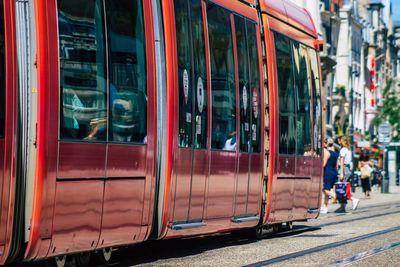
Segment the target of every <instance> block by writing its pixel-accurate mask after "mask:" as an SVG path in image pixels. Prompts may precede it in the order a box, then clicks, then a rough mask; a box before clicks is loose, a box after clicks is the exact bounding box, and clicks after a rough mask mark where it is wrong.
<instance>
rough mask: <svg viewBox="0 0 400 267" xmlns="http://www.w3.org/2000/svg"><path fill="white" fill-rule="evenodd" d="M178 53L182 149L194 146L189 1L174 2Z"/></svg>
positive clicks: (180, 139)
mask: <svg viewBox="0 0 400 267" xmlns="http://www.w3.org/2000/svg"><path fill="white" fill-rule="evenodd" d="M174 8H175V27H176V39H177V40H176V46H177V53H178V84H179V133H178V138H179V140H178V144H179V146H180V147H191V146H192V86H191V84H192V64H191V57H190V32H189V11H188V2H187V0H174Z"/></svg>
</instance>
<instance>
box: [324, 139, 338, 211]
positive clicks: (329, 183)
mask: <svg viewBox="0 0 400 267" xmlns="http://www.w3.org/2000/svg"><path fill="white" fill-rule="evenodd" d="M337 159H338V154H337V153H336V151H335V148H334V147H333V139H331V138H328V139H327V140H325V149H324V185H323V189H322V192H323V193H324V204H323V206H322V208H321V210H320V213H328V201H329V196H330V197H331V198H332V200H333V201H334V200H335V198H336V195H335V194H334V193H333V192H332V191H331V189H332V187H333V185H334V184H335V182H336V180H337V170H336V163H337Z"/></svg>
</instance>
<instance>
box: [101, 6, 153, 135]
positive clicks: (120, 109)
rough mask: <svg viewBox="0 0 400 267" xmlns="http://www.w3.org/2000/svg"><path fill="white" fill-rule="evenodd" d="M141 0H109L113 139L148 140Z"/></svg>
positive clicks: (111, 131) (111, 132)
mask: <svg viewBox="0 0 400 267" xmlns="http://www.w3.org/2000/svg"><path fill="white" fill-rule="evenodd" d="M141 2H142V1H141V0H133V1H132V0H109V1H106V3H107V8H106V10H107V26H108V27H107V28H108V34H109V38H108V39H109V55H110V57H109V58H110V84H109V86H110V114H111V116H110V136H109V140H110V141H115V142H135V143H145V142H146V136H147V83H146V51H145V44H146V40H145V33H144V22H143V8H142V3H141Z"/></svg>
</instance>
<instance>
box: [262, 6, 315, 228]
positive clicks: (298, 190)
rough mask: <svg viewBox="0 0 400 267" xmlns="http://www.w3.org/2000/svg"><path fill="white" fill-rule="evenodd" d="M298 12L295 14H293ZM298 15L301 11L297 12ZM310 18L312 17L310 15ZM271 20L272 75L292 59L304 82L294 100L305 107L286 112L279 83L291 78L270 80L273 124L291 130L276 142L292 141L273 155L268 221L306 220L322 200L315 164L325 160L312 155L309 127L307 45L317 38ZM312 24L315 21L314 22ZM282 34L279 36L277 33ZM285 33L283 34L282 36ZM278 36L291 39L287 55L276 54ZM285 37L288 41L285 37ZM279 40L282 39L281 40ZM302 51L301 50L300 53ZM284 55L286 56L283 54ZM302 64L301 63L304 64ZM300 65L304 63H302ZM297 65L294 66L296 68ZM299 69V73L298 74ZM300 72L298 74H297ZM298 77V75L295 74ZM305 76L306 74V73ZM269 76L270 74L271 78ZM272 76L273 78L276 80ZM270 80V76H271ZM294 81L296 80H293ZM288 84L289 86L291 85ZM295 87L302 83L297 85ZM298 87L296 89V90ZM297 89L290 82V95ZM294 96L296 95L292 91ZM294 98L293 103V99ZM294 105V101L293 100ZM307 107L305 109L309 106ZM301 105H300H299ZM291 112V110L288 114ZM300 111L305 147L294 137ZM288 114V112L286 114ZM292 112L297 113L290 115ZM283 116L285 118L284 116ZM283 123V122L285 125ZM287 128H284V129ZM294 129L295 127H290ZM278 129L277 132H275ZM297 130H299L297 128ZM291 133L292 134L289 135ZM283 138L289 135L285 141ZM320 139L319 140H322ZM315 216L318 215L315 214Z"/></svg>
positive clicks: (269, 19) (311, 45)
mask: <svg viewBox="0 0 400 267" xmlns="http://www.w3.org/2000/svg"><path fill="white" fill-rule="evenodd" d="M303 13H304V14H305V15H307V16H308V14H307V13H306V12H301V14H303ZM295 15H296V14H295V13H294V16H295ZM297 15H299V14H297ZM308 18H309V17H308ZM267 20H268V23H269V25H270V29H271V30H272V33H271V34H270V40H269V41H272V42H271V43H273V44H272V45H271V46H272V47H271V49H272V51H271V53H272V54H273V56H272V57H273V59H272V62H276V63H274V65H275V66H274V67H273V73H272V75H271V76H274V78H275V77H276V76H277V75H278V73H282V70H280V71H279V70H278V69H277V67H276V64H277V63H278V62H283V61H285V60H286V59H285V57H286V56H287V57H288V58H289V59H290V62H289V64H288V65H287V66H288V70H287V72H290V73H291V72H293V73H291V74H290V75H291V76H293V79H292V80H301V81H302V86H303V87H302V88H304V89H301V90H303V91H302V97H303V98H299V96H296V98H294V97H293V101H295V102H296V103H297V102H299V103H300V106H302V107H303V110H299V111H296V112H295V111H294V110H289V111H285V110H282V105H286V104H287V103H285V101H282V100H281V101H279V100H280V99H279V98H280V91H279V86H280V83H282V82H284V81H285V80H288V78H285V79H282V78H279V77H278V79H277V82H275V81H274V80H273V81H270V84H271V83H272V88H270V90H274V89H273V88H277V91H276V93H274V95H275V103H276V104H275V106H276V107H277V109H276V110H277V111H278V110H279V111H278V113H276V114H279V116H280V118H279V119H278V121H276V122H275V124H274V126H275V127H276V129H278V131H279V129H286V130H287V131H289V132H290V131H291V132H292V134H290V133H289V132H287V133H286V135H282V134H281V133H279V132H277V136H278V138H275V139H274V142H275V144H277V145H278V147H279V146H280V145H282V144H287V145H288V144H289V143H288V142H289V140H292V142H291V144H290V146H288V147H287V149H289V150H290V151H289V150H285V151H282V148H279V149H278V151H277V153H275V154H274V155H275V156H276V158H277V164H276V165H275V164H273V165H271V166H272V168H274V169H275V168H276V169H275V170H274V173H275V174H274V176H273V179H272V181H271V187H272V188H271V191H270V192H271V210H270V216H269V219H268V220H269V222H270V223H278V222H284V221H288V220H289V221H290V220H296V219H297V220H301V219H306V218H309V217H310V214H309V212H310V211H313V210H315V207H314V205H315V204H313V205H311V203H314V202H318V201H319V199H320V194H319V189H317V188H316V186H314V185H315V183H317V184H318V186H317V187H319V181H320V180H321V171H320V170H319V171H317V170H316V168H315V167H314V166H317V168H318V166H321V164H322V161H321V158H320V157H317V158H316V157H315V154H313V150H312V149H311V146H312V144H313V143H314V142H315V140H311V139H312V138H311V136H313V133H312V132H309V131H311V130H310V128H312V127H311V126H312V125H311V124H312V121H313V119H312V117H313V116H312V114H310V110H311V104H312V101H310V99H312V98H311V94H312V93H311V84H310V82H309V79H310V77H309V73H310V70H309V69H307V64H306V63H305V62H307V61H308V60H309V58H308V54H307V53H308V51H307V49H309V48H307V46H308V47H311V48H314V40H315V38H314V37H312V36H310V35H307V34H305V33H304V32H300V31H299V30H297V29H295V28H293V27H292V26H291V25H289V24H285V23H282V22H281V21H278V20H277V19H276V18H274V17H271V16H267ZM311 25H312V26H313V24H312V23H311ZM277 35H279V36H277ZM281 36H282V37H281ZM276 38H286V39H287V41H284V42H283V43H284V44H285V45H286V43H288V42H289V41H288V40H292V41H290V45H287V48H286V49H287V50H286V52H284V50H282V51H283V52H282V53H286V56H284V55H281V56H277V55H276V54H275V51H276V49H277V47H276V42H277V40H276ZM286 39H285V40H286ZM278 42H279V40H278ZM278 46H279V47H282V46H281V45H280V44H279V45H278ZM299 51H301V52H299ZM282 56H283V57H282ZM301 64H302V65H301ZM300 65H301V66H300ZM293 68H294V69H293ZM300 69H301V71H304V70H305V72H306V73H308V76H307V77H301V75H300V74H299V73H301V72H300V71H299V70H300ZM295 72H296V73H295ZM296 75H297V76H296ZM299 75H300V76H299ZM295 76H296V77H295ZM303 76H304V75H303ZM269 78H270V77H269ZM274 78H273V79H274ZM270 79H271V78H270ZM291 82H293V81H291ZM288 86H289V85H288ZM295 86H300V85H297V82H296V85H295ZM296 88H297V89H296ZM294 90H299V89H298V87H294V85H290V88H289V91H287V92H289V95H290V92H291V91H294ZM292 96H293V94H292ZM293 101H292V102H293ZM292 104H293V106H294V102H293V103H292ZM292 104H290V105H289V104H288V106H287V107H288V108H290V106H292ZM307 106H308V108H304V107H307ZM297 108H298V107H297ZM304 110H306V111H307V110H308V113H307V114H305V113H304V112H305V111H304ZM285 112H289V113H285ZM298 113H299V114H300V113H301V116H302V118H303V117H304V116H305V117H304V118H305V119H306V120H305V121H304V119H303V120H301V121H300V123H301V124H300V125H302V126H303V128H304V129H305V130H304V131H305V132H303V134H302V136H301V137H300V138H304V136H306V137H307V142H306V143H305V145H304V146H303V143H301V144H300V145H299V144H297V146H296V139H297V138H299V136H298V133H297V135H296V137H295V134H296V130H295V129H296V127H297V126H293V124H294V122H295V120H296V118H297V121H298V122H297V123H299V117H300V116H298V115H297V114H298ZM285 114H287V115H285ZM290 114H296V116H294V115H290ZM282 116H283V117H282ZM285 116H286V119H287V120H286V123H289V124H290V125H292V127H290V125H289V128H287V127H288V126H287V125H286V126H285V125H283V124H284V122H285V120H284V119H285ZM281 117H282V118H281ZM302 118H300V119H302ZM282 123H283V124H282ZM305 125H308V126H307V127H304V126H305ZM282 127H284V128H282ZM290 129H292V130H290ZM274 132H275V131H274ZM297 132H298V131H297ZM288 133H289V134H288ZM290 136H291V138H290ZM282 138H286V139H287V140H286V139H285V140H283V139H282ZM319 142H320V140H319ZM312 216H315V215H312Z"/></svg>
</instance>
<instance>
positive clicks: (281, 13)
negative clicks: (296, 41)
mask: <svg viewBox="0 0 400 267" xmlns="http://www.w3.org/2000/svg"><path fill="white" fill-rule="evenodd" d="M260 7H261V10H262V12H263V13H267V14H268V15H269V16H272V17H274V18H276V19H278V20H279V21H280V22H281V24H287V25H290V26H291V27H296V28H297V29H299V30H301V31H303V32H304V33H307V34H308V35H311V36H312V37H314V38H317V36H318V35H317V32H316V28H315V26H314V23H313V22H312V19H311V16H310V14H309V13H308V11H306V10H305V9H304V8H300V7H299V6H297V5H296V4H294V3H293V2H291V1H289V0H282V1H276V0H263V1H260ZM282 26H283V25H282ZM277 30H278V29H277Z"/></svg>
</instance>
